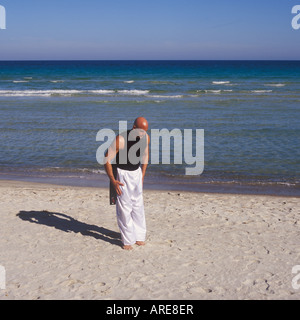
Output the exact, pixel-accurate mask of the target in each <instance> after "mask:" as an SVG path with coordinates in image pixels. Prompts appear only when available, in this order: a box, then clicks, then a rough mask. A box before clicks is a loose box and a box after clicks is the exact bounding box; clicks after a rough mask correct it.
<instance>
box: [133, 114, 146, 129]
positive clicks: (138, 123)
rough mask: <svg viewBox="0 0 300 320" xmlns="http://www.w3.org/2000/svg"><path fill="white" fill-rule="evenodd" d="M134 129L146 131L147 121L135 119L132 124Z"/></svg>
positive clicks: (140, 118)
mask: <svg viewBox="0 0 300 320" xmlns="http://www.w3.org/2000/svg"><path fill="white" fill-rule="evenodd" d="M133 128H134V129H143V130H145V131H147V130H148V121H147V120H146V119H145V118H143V117H138V118H136V119H135V121H134V124H133Z"/></svg>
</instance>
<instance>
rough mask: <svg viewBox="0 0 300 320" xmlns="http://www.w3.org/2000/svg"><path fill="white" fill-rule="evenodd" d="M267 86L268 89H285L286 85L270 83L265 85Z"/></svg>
mask: <svg viewBox="0 0 300 320" xmlns="http://www.w3.org/2000/svg"><path fill="white" fill-rule="evenodd" d="M265 86H267V87H285V84H284V83H268V84H265Z"/></svg>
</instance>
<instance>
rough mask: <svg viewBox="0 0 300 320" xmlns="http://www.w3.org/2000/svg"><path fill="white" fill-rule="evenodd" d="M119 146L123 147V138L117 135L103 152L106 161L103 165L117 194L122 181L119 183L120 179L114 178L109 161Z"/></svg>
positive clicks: (114, 155)
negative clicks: (104, 152)
mask: <svg viewBox="0 0 300 320" xmlns="http://www.w3.org/2000/svg"><path fill="white" fill-rule="evenodd" d="M120 147H121V149H122V148H124V138H123V137H120V136H117V137H116V139H115V140H114V141H113V143H112V144H111V146H110V147H109V148H108V150H107V152H106V154H105V157H106V163H105V165H104V168H105V171H106V173H107V175H108V177H109V180H110V181H111V183H112V185H113V186H114V188H115V190H116V192H117V194H118V195H119V196H120V195H121V194H122V191H121V189H120V186H123V183H121V182H120V181H118V180H116V179H115V177H114V174H113V169H112V165H111V162H112V161H113V160H114V158H115V157H116V155H117V153H118V152H119V150H120Z"/></svg>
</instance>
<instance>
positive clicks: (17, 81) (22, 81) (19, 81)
mask: <svg viewBox="0 0 300 320" xmlns="http://www.w3.org/2000/svg"><path fill="white" fill-rule="evenodd" d="M25 82H29V81H26V80H15V81H13V83H25Z"/></svg>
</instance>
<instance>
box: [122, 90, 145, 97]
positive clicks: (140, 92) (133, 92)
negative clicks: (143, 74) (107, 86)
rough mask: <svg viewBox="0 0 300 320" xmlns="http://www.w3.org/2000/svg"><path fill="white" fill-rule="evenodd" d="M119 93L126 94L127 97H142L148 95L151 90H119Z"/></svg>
mask: <svg viewBox="0 0 300 320" xmlns="http://www.w3.org/2000/svg"><path fill="white" fill-rule="evenodd" d="M118 93H121V94H126V95H134V96H140V95H146V94H148V93H149V90H118Z"/></svg>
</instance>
